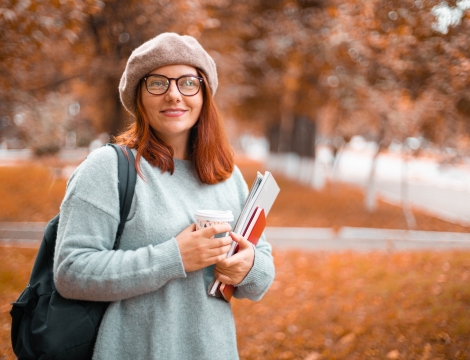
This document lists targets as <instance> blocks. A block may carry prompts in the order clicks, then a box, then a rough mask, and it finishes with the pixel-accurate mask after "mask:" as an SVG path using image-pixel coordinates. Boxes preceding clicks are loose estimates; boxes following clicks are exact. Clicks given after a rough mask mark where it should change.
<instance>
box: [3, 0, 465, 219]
mask: <svg viewBox="0 0 470 360" xmlns="http://www.w3.org/2000/svg"><path fill="white" fill-rule="evenodd" d="M1 6H2V8H0V23H1V28H2V32H1V35H0V36H1V42H0V59H1V63H0V84H1V86H0V144H1V145H0V148H1V150H0V151H1V153H2V158H3V159H5V158H8V157H9V156H16V157H17V158H18V157H19V158H21V157H22V156H23V157H30V156H31V154H33V155H35V156H41V155H50V154H56V153H59V152H60V151H63V150H68V151H69V153H71V152H70V150H72V149H82V150H86V149H88V151H89V150H92V149H94V148H96V147H98V146H100V145H101V144H102V143H105V142H107V141H108V140H109V138H110V137H112V136H113V135H116V134H117V133H118V132H119V131H120V130H122V129H123V128H125V126H126V125H127V124H128V123H129V122H130V121H131V118H130V115H129V114H128V113H126V111H125V110H124V108H123V107H122V105H121V103H120V100H119V93H118V83H119V79H120V76H121V74H122V72H123V69H124V67H125V64H126V60H127V58H128V57H129V55H130V54H131V52H132V50H133V49H134V48H136V47H137V46H139V45H140V44H142V43H143V42H144V41H146V40H148V39H150V38H152V37H154V36H156V35H157V34H159V33H161V32H165V31H174V32H177V33H180V34H189V35H192V36H194V37H196V38H197V39H198V40H199V41H200V42H201V43H202V45H203V46H204V47H205V48H206V49H207V50H208V52H209V53H210V54H211V55H212V57H213V58H214V60H215V61H216V63H217V67H218V72H219V79H220V86H219V90H218V92H217V95H216V100H217V103H218V105H219V107H220V108H221V110H222V113H223V114H224V117H225V120H226V125H227V130H228V133H229V136H230V138H231V140H232V144H233V146H234V148H235V149H236V151H237V154H239V155H243V156H248V157H249V158H251V159H254V160H258V161H261V162H263V164H264V165H265V166H266V168H267V169H269V170H274V171H278V172H284V173H285V174H286V176H288V177H291V178H293V179H294V180H296V181H299V182H301V183H304V184H307V185H311V186H313V187H314V188H316V189H322V188H323V187H324V186H325V184H326V183H327V182H328V181H335V180H339V181H343V182H349V183H352V184H355V185H361V186H363V188H364V189H365V196H364V203H365V206H366V208H367V209H368V210H370V211H373V210H374V209H375V208H376V207H377V200H376V199H377V196H382V198H384V199H386V200H387V201H389V202H390V203H400V204H402V205H403V207H404V212H405V215H406V221H407V224H408V227H411V228H412V227H413V226H415V223H416V220H415V219H413V216H412V212H411V211H409V210H407V208H408V207H410V208H411V206H417V207H421V208H423V209H428V210H430V211H431V212H432V213H434V214H438V215H439V216H440V217H442V218H445V219H447V220H452V221H454V222H459V223H462V224H463V223H470V215H468V214H466V213H467V211H466V210H467V209H466V208H465V204H466V203H467V199H468V198H467V195H468V192H470V185H469V184H470V182H469V181H468V180H469V179H470V170H469V164H470V160H469V158H468V154H469V149H470V142H469V135H470V95H469V92H468V89H469V87H470V78H469V70H470V60H469V54H470V47H469V45H470V40H469V38H468V34H469V30H470V29H469V28H470V10H469V9H470V0H460V1H451V2H442V3H440V2H439V1H420V0H416V1H412V0H393V1H378V0H367V1H360V0H346V1H336V0H331V1H327V0H274V1H273V0H270V1H265V0H255V1H233V0H190V1H168V0H158V1H155V0H152V1H150V0H143V1H133V0H131V1H119V0H115V1H108V0H107V1H94V0H85V1H71V0H55V1H37V0H19V1H13V0H11V1H5V0H4V1H3V2H2V5H1ZM18 149H28V150H23V151H19V152H18V151H16V152H12V151H9V152H8V151H7V150H18ZM12 154H14V155H12ZM72 154H73V152H72ZM69 156H73V155H69ZM78 156H79V157H80V156H81V158H83V157H84V156H83V152H82V153H79V155H78ZM423 186H425V187H426V186H428V187H429V186H430V187H431V188H432V189H434V188H439V189H441V190H442V189H448V190H449V189H450V190H449V191H450V192H449V191H448V192H446V193H445V194H444V193H443V194H442V196H440V197H441V198H443V197H447V198H448V199H451V201H450V203H451V204H449V205H448V207H449V209H447V208H446V207H445V206H444V209H443V210H442V209H441V207H442V206H441V204H439V203H435V201H434V202H433V201H431V200H433V199H429V198H430V196H429V192H430V191H431V192H432V189H425V190H423V189H422V187H423ZM414 187H416V188H417V189H418V188H419V189H421V190H416V189H414ZM420 191H421V192H420ZM417 192H418V193H419V194H418V195H416V193H417ZM462 192H464V193H465V194H464V196H463V198H462V196H461V195H462V194H461V193H462ZM462 199H464V200H465V204H464V203H459V204H458V205H457V207H462V206H463V209H461V211H460V212H459V211H457V212H455V211H453V209H452V208H453V207H454V205H452V204H453V203H455V201H457V202H459V200H460V201H461V202H462ZM469 200H470V199H469Z"/></svg>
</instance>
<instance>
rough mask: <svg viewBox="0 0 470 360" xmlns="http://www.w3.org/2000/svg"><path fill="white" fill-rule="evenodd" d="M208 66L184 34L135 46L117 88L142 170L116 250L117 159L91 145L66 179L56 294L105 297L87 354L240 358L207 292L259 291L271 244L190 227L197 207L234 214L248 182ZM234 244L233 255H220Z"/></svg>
mask: <svg viewBox="0 0 470 360" xmlns="http://www.w3.org/2000/svg"><path fill="white" fill-rule="evenodd" d="M217 85H218V82H217V72H216V67H215V63H214V61H213V60H212V58H211V57H210V56H209V54H208V53H207V52H206V51H205V50H204V49H203V48H202V47H201V45H200V44H199V43H198V42H197V41H196V40H195V39H194V38H192V37H190V36H179V35H177V34H174V33H164V34H161V35H159V36H157V37H155V38H154V39H151V40H149V41H148V42H146V43H144V44H143V45H141V46H140V47H139V48H137V49H136V50H134V52H133V53H132V54H131V56H130V58H129V59H128V62H127V66H126V69H125V71H124V74H123V76H122V78H121V83H120V86H119V90H120V94H121V101H122V103H123V104H124V106H125V107H126V109H127V110H128V111H129V112H130V113H131V114H132V115H133V116H134V117H135V122H134V123H133V124H132V125H131V126H130V127H129V129H128V130H127V131H125V132H124V133H123V134H121V135H120V136H119V137H118V138H117V143H119V144H123V145H127V146H128V147H129V148H131V149H133V150H132V151H133V152H134V154H135V155H136V169H137V171H138V174H139V177H138V178H137V184H136V187H135V195H134V198H133V202H132V207H131V211H130V214H129V217H128V219H127V222H126V224H125V228H124V233H123V235H122V237H121V241H120V247H119V249H118V250H116V251H113V250H111V249H112V247H113V243H114V237H115V234H116V229H117V227H118V223H119V199H118V197H119V195H118V186H117V181H118V180H117V155H116V153H115V151H114V149H112V148H111V147H102V148H100V149H98V150H95V151H94V152H93V153H91V154H90V155H89V156H88V158H87V160H86V161H85V162H84V163H83V164H82V165H81V166H79V168H78V169H77V170H76V171H75V173H74V174H73V176H72V178H71V179H70V180H69V183H68V186H67V192H66V196H65V198H64V201H63V203H62V206H61V218H60V223H59V231H58V238H57V247H56V252H55V259H54V276H55V282H56V287H57V289H58V291H59V293H60V294H61V295H62V296H64V297H67V298H72V299H79V300H92V301H110V302H111V304H110V305H109V307H108V309H107V311H106V313H105V315H104V318H103V321H102V323H101V326H100V329H99V334H98V339H97V342H96V345H95V351H94V356H93V358H94V359H113V360H115V359H145V360H149V359H164V360H169V359H178V360H182V359H192V360H196V359H201V360H202V359H204V360H206V359H224V360H230V359H238V353H237V344H236V336H235V326H234V321H233V316H232V312H231V307H230V304H228V303H226V302H224V301H222V300H220V299H218V298H214V297H211V296H208V295H207V288H208V285H209V283H210V281H211V280H212V278H213V277H214V276H216V277H217V278H218V279H219V280H221V281H223V282H225V283H228V284H234V285H236V291H235V294H234V296H235V297H236V298H249V299H252V300H257V299H260V298H261V297H262V296H263V294H264V293H265V292H266V291H267V289H268V288H269V286H270V284H271V282H272V280H273V278H274V265H273V259H272V256H271V246H270V245H269V244H268V243H267V242H266V239H265V237H264V236H263V237H262V238H261V239H260V241H259V243H258V245H257V246H256V247H254V246H252V245H251V244H250V243H249V242H248V241H247V240H245V239H244V238H242V237H241V236H238V235H236V234H234V233H231V234H230V236H228V237H220V238H219V237H218V238H213V236H214V235H215V234H220V233H225V232H227V231H230V230H231V229H230V227H229V226H228V225H217V226H213V227H209V228H206V229H203V230H198V231H196V227H195V225H194V213H195V211H196V210H201V209H207V210H232V212H233V213H234V215H235V218H237V217H238V215H239V213H240V211H241V209H242V207H243V204H244V202H245V199H246V196H247V195H248V188H247V185H246V183H245V181H244V180H243V177H242V175H241V173H240V171H239V170H238V168H237V167H236V166H234V165H233V155H232V150H231V148H230V146H229V144H228V141H227V138H226V136H225V133H224V130H223V125H222V122H221V119H220V116H219V114H218V112H217V108H216V105H215V103H214V99H213V95H214V94H215V92H216V89H217ZM232 240H234V241H237V242H238V243H239V246H240V251H239V252H238V253H237V254H236V255H234V256H233V257H231V258H228V259H227V258H226V257H225V254H226V252H227V251H228V249H229V247H230V243H231V242H232Z"/></svg>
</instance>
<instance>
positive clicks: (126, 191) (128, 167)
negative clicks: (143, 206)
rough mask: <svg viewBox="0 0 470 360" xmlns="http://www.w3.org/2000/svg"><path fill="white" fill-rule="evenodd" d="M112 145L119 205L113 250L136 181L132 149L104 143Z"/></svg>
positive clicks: (121, 230)
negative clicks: (116, 157) (118, 218)
mask: <svg viewBox="0 0 470 360" xmlns="http://www.w3.org/2000/svg"><path fill="white" fill-rule="evenodd" d="M106 145H108V146H112V147H113V148H114V150H116V153H117V155H118V187H119V205H120V219H121V220H120V222H119V226H118V230H117V232H116V239H115V240H114V246H113V250H116V249H117V248H118V247H119V242H120V240H121V235H122V232H123V231H124V225H125V224H126V220H127V217H128V216H129V212H130V210H131V204H132V198H133V197H134V190H135V183H136V181H137V172H136V170H135V158H134V154H133V153H132V151H131V150H130V149H129V148H128V147H127V146H124V145H116V144H110V143H108V144H106Z"/></svg>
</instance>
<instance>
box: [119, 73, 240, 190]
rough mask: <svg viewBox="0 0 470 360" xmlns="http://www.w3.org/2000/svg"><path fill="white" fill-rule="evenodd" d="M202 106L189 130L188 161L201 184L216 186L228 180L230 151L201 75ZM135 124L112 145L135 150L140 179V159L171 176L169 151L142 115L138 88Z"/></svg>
mask: <svg viewBox="0 0 470 360" xmlns="http://www.w3.org/2000/svg"><path fill="white" fill-rule="evenodd" d="M198 73H199V75H200V76H202V77H203V78H204V85H203V86H202V89H201V90H202V92H203V105H202V109H201V114H200V115H199V120H198V121H197V122H196V124H195V125H194V126H193V127H192V128H191V131H190V135H189V144H188V146H189V157H190V160H191V161H192V163H193V164H194V167H195V169H196V172H197V175H198V177H199V179H200V180H201V182H203V183H205V184H217V183H219V182H221V181H224V180H226V179H228V178H229V177H230V175H231V174H232V172H233V168H234V161H233V150H232V148H231V146H230V144H229V142H228V139H227V136H226V134H225V130H224V126H223V124H222V118H221V116H220V113H219V111H218V109H217V106H216V105H215V102H214V100H213V99H212V94H211V91H210V88H209V86H207V85H206V84H207V80H206V77H205V76H204V74H203V73H202V72H201V71H199V70H198ZM136 99H137V111H136V121H135V122H134V123H132V124H131V125H130V126H129V127H128V128H127V129H126V130H125V131H124V132H123V133H121V134H120V135H118V136H117V137H116V141H115V142H116V144H118V145H126V146H127V147H129V148H131V149H136V150H137V156H136V162H135V168H136V170H137V173H138V174H139V176H140V177H142V178H144V177H143V174H142V171H141V167H140V158H141V157H144V159H145V160H147V161H148V162H149V163H150V164H151V165H153V166H158V167H159V168H160V169H161V170H162V172H165V171H169V172H170V174H173V172H174V171H175V164H174V162H173V149H172V148H171V146H169V145H168V144H165V142H164V141H162V140H161V139H159V138H158V136H157V135H156V133H155V131H154V130H153V129H152V127H151V126H150V123H149V121H148V119H147V117H146V115H145V111H144V107H143V104H142V86H141V84H139V86H137V97H136Z"/></svg>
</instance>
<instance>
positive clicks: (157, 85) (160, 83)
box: [150, 81, 165, 87]
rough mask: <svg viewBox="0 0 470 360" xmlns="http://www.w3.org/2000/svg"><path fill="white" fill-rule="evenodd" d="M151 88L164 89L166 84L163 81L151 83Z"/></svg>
mask: <svg viewBox="0 0 470 360" xmlns="http://www.w3.org/2000/svg"><path fill="white" fill-rule="evenodd" d="M150 86H152V87H163V86H165V84H164V83H163V81H152V82H151V83H150Z"/></svg>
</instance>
